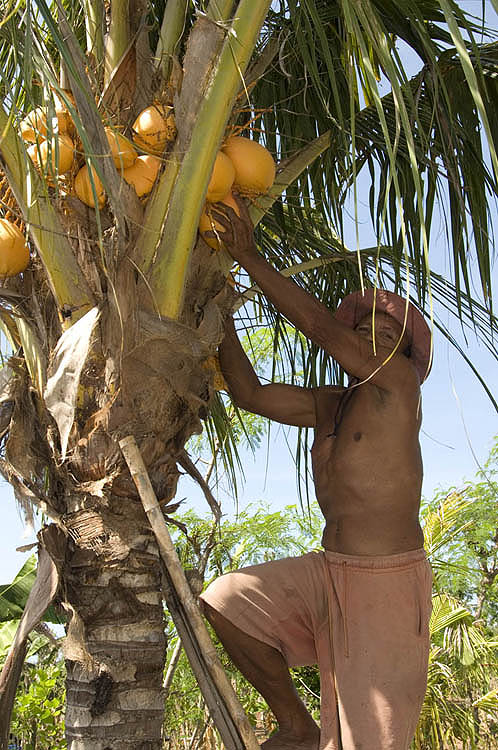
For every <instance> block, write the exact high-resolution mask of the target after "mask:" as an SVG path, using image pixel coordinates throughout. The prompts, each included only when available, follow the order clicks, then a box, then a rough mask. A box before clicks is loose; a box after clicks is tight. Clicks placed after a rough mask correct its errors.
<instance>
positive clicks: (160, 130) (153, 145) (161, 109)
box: [133, 104, 177, 154]
mask: <svg viewBox="0 0 498 750" xmlns="http://www.w3.org/2000/svg"><path fill="white" fill-rule="evenodd" d="M176 132H177V131H176V124H175V116H174V114H173V107H169V106H167V105H164V104H152V105H151V106H150V107H146V109H144V110H143V111H142V112H140V114H139V115H138V117H137V119H136V120H135V122H134V123H133V141H134V142H135V144H136V145H137V146H138V147H139V148H141V149H143V150H144V151H150V152H151V153H153V154H162V152H163V151H164V148H165V146H166V144H167V143H169V142H170V141H174V140H175V138H176Z"/></svg>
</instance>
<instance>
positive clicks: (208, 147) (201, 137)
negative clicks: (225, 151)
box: [150, 0, 269, 318]
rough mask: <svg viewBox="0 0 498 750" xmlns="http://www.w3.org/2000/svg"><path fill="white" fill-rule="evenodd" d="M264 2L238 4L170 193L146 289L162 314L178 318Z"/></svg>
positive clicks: (242, 0) (266, 0)
mask: <svg viewBox="0 0 498 750" xmlns="http://www.w3.org/2000/svg"><path fill="white" fill-rule="evenodd" d="M268 6H269V0H258V2H255V0H240V3H239V5H238V8H237V11H236V14H235V18H234V20H233V23H232V27H231V29H230V32H229V33H228V34H227V36H226V39H225V42H224V44H223V48H222V50H221V53H220V56H219V59H218V63H217V65H216V69H215V72H214V74H213V76H212V80H211V83H210V86H209V88H208V90H207V91H206V95H205V98H204V99H203V101H202V103H201V106H200V109H199V112H198V117H197V119H196V122H195V124H194V127H193V130H192V136H191V141H190V144H191V145H190V148H189V149H188V152H187V153H186V154H185V157H184V159H183V161H182V164H181V167H180V170H179V173H178V178H177V180H176V183H175V187H174V190H173V193H172V195H171V199H170V203H169V208H168V214H167V217H166V222H165V224H164V229H163V232H162V237H161V240H160V242H159V246H158V249H157V262H156V263H155V265H154V267H153V269H152V272H151V275H150V285H151V288H152V293H153V295H154V297H155V299H156V300H157V303H158V307H159V310H160V312H161V314H162V315H165V316H166V317H171V318H177V317H178V315H179V313H180V310H181V306H182V302H183V292H184V286H185V277H186V273H187V268H188V262H189V258H190V253H191V250H192V247H193V244H194V240H195V237H196V235H197V225H198V223H199V218H200V214H201V210H202V201H203V198H204V195H205V193H206V189H207V186H208V182H209V178H210V175H211V170H212V167H213V164H214V160H215V157H216V152H217V149H218V148H219V145H220V142H221V139H222V137H223V133H224V130H225V126H226V123H227V120H228V117H229V114H230V112H231V109H232V105H233V100H234V97H235V95H236V94H237V91H238V88H239V85H240V79H241V77H242V76H243V74H244V71H245V69H246V67H247V64H248V62H249V59H250V56H251V54H252V51H253V49H254V45H255V43H256V39H257V36H258V34H259V31H260V29H261V26H262V24H263V22H264V19H265V17H266V13H267V11H268Z"/></svg>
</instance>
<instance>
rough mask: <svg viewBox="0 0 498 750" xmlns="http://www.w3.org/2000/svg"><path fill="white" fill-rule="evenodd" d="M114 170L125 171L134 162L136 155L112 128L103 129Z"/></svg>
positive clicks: (125, 139)
mask: <svg viewBox="0 0 498 750" xmlns="http://www.w3.org/2000/svg"><path fill="white" fill-rule="evenodd" d="M105 134H106V136H107V141H108V143H109V147H110V149H111V154H112V159H113V161H114V164H115V166H116V169H127V168H128V167H131V165H132V164H133V163H134V162H135V160H136V158H137V156H138V154H137V152H136V151H135V149H134V148H133V146H132V144H131V143H130V141H129V140H128V139H127V138H125V137H124V135H121V133H118V132H117V131H116V130H113V129H112V128H105Z"/></svg>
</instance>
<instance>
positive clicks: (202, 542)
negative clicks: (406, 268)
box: [166, 451, 498, 750]
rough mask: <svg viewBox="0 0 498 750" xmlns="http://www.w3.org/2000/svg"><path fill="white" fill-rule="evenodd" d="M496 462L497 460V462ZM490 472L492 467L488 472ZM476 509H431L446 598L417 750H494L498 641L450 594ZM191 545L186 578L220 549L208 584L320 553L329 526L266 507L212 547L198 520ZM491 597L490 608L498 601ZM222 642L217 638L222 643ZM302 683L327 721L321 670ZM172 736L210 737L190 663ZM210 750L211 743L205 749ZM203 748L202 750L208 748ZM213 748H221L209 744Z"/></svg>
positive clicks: (455, 500) (301, 673) (241, 684)
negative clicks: (455, 555)
mask: <svg viewBox="0 0 498 750" xmlns="http://www.w3.org/2000/svg"><path fill="white" fill-rule="evenodd" d="M492 455H494V451H493V454H492ZM488 464H489V462H488ZM488 469H489V466H488ZM472 503H473V499H472V498H466V497H464V496H462V495H460V494H458V493H450V494H449V495H447V496H446V497H444V498H442V499H441V498H440V499H439V502H437V503H434V504H431V505H430V506H427V507H426V508H425V509H424V514H423V516H424V519H423V522H424V533H425V539H426V548H427V551H428V554H429V557H430V559H431V563H432V564H433V568H434V571H435V574H436V582H437V588H438V590H437V591H435V593H434V598H433V613H432V616H431V621H430V630H431V650H430V657H429V670H428V686H427V693H426V697H425V701H424V705H423V709H422V713H421V717H420V722H419V726H418V729H417V734H416V737H415V739H414V742H413V746H412V747H413V750H443V749H444V750H446V749H447V748H460V749H461V750H471V749H473V748H479V749H480V750H481V748H482V750H487V749H488V748H489V750H491V748H493V747H495V745H496V739H497V736H498V735H497V729H498V694H497V691H496V690H494V689H493V685H495V684H496V681H497V680H498V653H497V646H498V640H497V638H496V635H495V636H490V635H489V633H488V632H486V629H485V628H484V627H483V622H482V620H479V619H478V618H477V617H476V615H475V614H473V613H472V612H471V611H470V610H469V609H468V608H467V606H465V603H464V602H463V601H461V600H460V599H458V598H456V597H454V596H452V594H451V593H450V592H446V591H445V590H444V586H443V581H445V580H446V576H447V574H448V571H451V570H452V564H451V561H448V560H446V559H445V555H444V550H446V549H447V547H448V545H461V544H465V539H466V538H467V535H468V534H469V533H470V531H471V528H472V525H471V524H470V523H469V520H468V511H469V508H472ZM182 521H183V522H185V524H186V526H187V528H188V529H189V530H192V529H194V530H195V531H194V532H192V531H189V537H188V538H187V536H186V535H185V534H182V533H181V532H177V533H176V535H175V538H176V546H177V549H178V551H179V554H180V555H181V558H182V561H183V563H184V565H185V566H186V567H187V568H190V569H195V570H198V569H199V567H200V564H201V560H202V556H203V552H204V551H205V549H206V545H207V544H208V543H209V541H210V540H212V541H214V542H215V546H214V548H213V550H212V552H211V553H210V557H209V562H208V563H207V566H206V579H208V580H209V579H210V578H211V577H212V576H213V575H214V576H217V575H221V574H222V573H224V572H228V571H230V570H234V569H237V568H239V567H243V566H245V565H251V564H255V563H259V562H264V561H266V560H270V559H275V558H280V557H284V556H286V555H298V554H302V553H303V552H305V551H307V550H309V549H311V548H313V547H318V546H319V539H320V533H321V527H322V524H323V519H322V516H321V514H320V512H319V510H318V508H317V507H316V506H311V508H310V515H309V516H308V517H303V514H302V512H301V510H299V509H298V508H297V507H296V506H288V507H287V508H286V509H285V510H284V511H279V512H271V511H270V509H269V508H268V507H267V506H263V507H258V506H251V507H249V508H248V509H247V511H245V512H243V513H241V514H239V516H238V517H237V519H235V520H233V521H232V520H225V521H223V522H222V524H221V526H220V528H219V530H217V531H216V533H215V536H214V537H213V536H212V534H213V528H214V527H213V525H212V523H211V522H210V521H209V520H205V519H201V518H199V517H198V516H196V515H195V514H194V513H191V512H190V513H187V514H185V515H184V516H182ZM495 600H496V595H495V594H493V592H490V594H489V599H488V601H489V602H491V601H495ZM213 637H214V639H215V642H217V641H216V638H215V636H214V634H213ZM176 642H177V640H176V635H175V634H174V631H173V630H172V638H171V639H170V643H169V647H168V661H169V660H170V659H171V656H172V654H173V652H174V650H175V645H176ZM217 648H218V652H219V656H220V659H221V661H222V663H223V665H224V668H225V669H226V671H227V673H228V674H229V676H230V679H231V681H232V684H233V685H234V687H235V689H236V691H237V694H238V695H239V697H240V699H241V702H242V704H243V706H244V709H245V710H246V711H247V713H248V715H249V716H250V718H251V721H252V722H253V724H254V726H255V727H256V728H257V729H258V728H259V730H258V731H259V732H260V734H261V738H263V737H266V736H268V735H269V734H270V733H271V731H272V730H273V728H274V723H273V720H272V717H271V714H269V712H268V708H267V706H266V705H265V703H264V701H263V700H262V699H261V697H260V696H259V695H258V694H257V693H256V692H255V691H254V690H253V688H251V686H250V685H249V684H248V683H247V682H246V681H245V680H244V678H243V677H242V676H241V675H240V674H239V673H238V672H237V670H236V669H234V667H233V665H232V664H231V662H230V660H229V659H228V657H227V656H226V654H225V653H224V651H223V649H221V648H220V646H219V643H218V644H217ZM293 677H294V680H295V683H296V686H297V689H298V691H299V692H300V694H301V696H302V698H303V700H304V701H305V702H306V704H307V706H308V709H309V710H310V711H311V713H312V714H313V715H314V716H315V718H316V719H319V696H320V683H319V674H318V669H317V667H303V668H301V669H296V670H293ZM166 716H167V719H166V733H167V734H168V735H169V736H170V738H171V747H172V748H176V747H181V746H182V744H181V743H182V742H184V741H186V740H187V738H192V737H193V736H194V734H195V732H196V731H197V733H198V734H197V739H198V740H199V741H200V737H201V736H202V737H206V736H207V734H206V733H208V732H209V731H210V729H209V719H208V717H207V715H206V713H205V709H204V706H203V703H202V701H200V699H199V693H198V690H197V688H196V685H195V680H194V678H193V676H192V673H191V671H190V667H189V665H188V663H187V661H186V658H185V656H184V655H182V657H181V659H180V662H179V664H178V667H177V670H176V672H175V677H174V680H173V683H172V686H171V690H170V692H169V694H168V702H167V712H166ZM206 743H207V740H206ZM200 746H202V745H200ZM205 747H213V748H216V747H219V744H212V745H209V744H206V745H205Z"/></svg>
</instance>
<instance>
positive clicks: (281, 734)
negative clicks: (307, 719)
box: [261, 724, 320, 750]
mask: <svg viewBox="0 0 498 750" xmlns="http://www.w3.org/2000/svg"><path fill="white" fill-rule="evenodd" d="M319 745H320V730H319V728H318V727H317V725H316V724H314V727H310V729H309V731H307V732H306V734H295V733H291V732H285V731H283V730H280V731H278V732H277V733H276V734H274V735H273V736H272V737H270V739H269V740H266V742H263V744H262V745H261V747H262V748H264V750H318V747H319Z"/></svg>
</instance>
